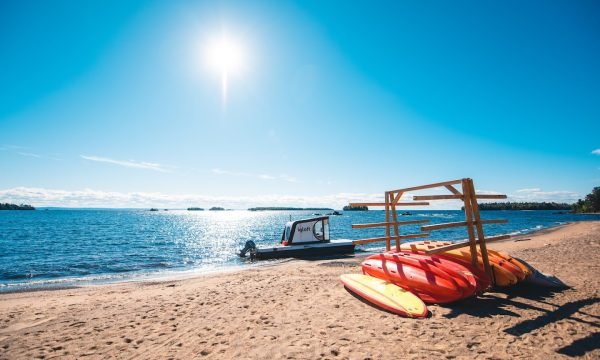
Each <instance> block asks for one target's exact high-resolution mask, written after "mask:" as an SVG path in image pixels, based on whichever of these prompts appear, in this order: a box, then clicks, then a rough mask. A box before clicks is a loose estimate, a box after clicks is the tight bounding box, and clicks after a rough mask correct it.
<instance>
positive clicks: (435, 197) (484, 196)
mask: <svg viewBox="0 0 600 360" xmlns="http://www.w3.org/2000/svg"><path fill="white" fill-rule="evenodd" d="M475 197H477V199H506V195H495V194H494V195H492V194H477V195H475ZM462 198H463V195H415V196H413V200H452V199H459V200H462Z"/></svg>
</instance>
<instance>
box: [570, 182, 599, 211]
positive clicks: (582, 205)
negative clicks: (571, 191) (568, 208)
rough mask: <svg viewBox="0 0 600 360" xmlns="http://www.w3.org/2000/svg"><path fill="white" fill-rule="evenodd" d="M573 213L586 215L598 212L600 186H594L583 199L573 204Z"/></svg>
mask: <svg viewBox="0 0 600 360" xmlns="http://www.w3.org/2000/svg"><path fill="white" fill-rule="evenodd" d="M573 212H576V213H588V212H600V186H596V187H595V188H594V189H593V190H592V192H591V193H589V194H587V195H586V197H585V199H579V200H577V202H576V203H575V204H573Z"/></svg>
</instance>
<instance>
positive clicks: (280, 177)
mask: <svg viewBox="0 0 600 360" xmlns="http://www.w3.org/2000/svg"><path fill="white" fill-rule="evenodd" d="M211 172H212V173H213V174H215V175H226V176H234V177H248V178H256V179H261V180H282V181H287V182H291V183H297V182H298V179H296V178H295V177H293V176H290V175H287V174H281V175H278V176H275V175H270V174H252V173H247V172H238V171H229V170H223V169H219V168H215V169H212V170H211Z"/></svg>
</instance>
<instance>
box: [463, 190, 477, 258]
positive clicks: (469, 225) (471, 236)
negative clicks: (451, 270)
mask: <svg viewBox="0 0 600 360" xmlns="http://www.w3.org/2000/svg"><path fill="white" fill-rule="evenodd" d="M469 180H471V179H463V180H462V189H463V194H464V199H463V202H464V206H465V219H466V221H467V233H468V235H469V247H470V251H471V265H473V267H477V244H476V243H475V241H476V240H475V231H474V230H473V211H472V209H471V201H470V198H471V189H470V187H469Z"/></svg>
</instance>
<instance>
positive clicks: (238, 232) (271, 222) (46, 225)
mask: <svg viewBox="0 0 600 360" xmlns="http://www.w3.org/2000/svg"><path fill="white" fill-rule="evenodd" d="M411 213H412V215H410V216H402V217H401V219H400V220H416V219H428V220H430V222H431V223H441V222H449V221H462V220H464V215H463V213H462V212H461V211H419V210H417V211H412V212H411ZM311 215H312V212H300V211H273V212H271V211H268V212H250V211H186V210H170V211H157V212H151V211H146V210H48V211H44V210H36V211H0V292H3V291H12V290H16V289H22V288H37V287H47V286H71V285H82V284H88V283H95V282H102V281H122V280H129V279H140V278H153V277H157V276H164V275H173V274H180V273H185V272H205V271H211V270H219V269H224V268H230V267H235V266H248V265H247V263H246V262H245V261H244V260H241V259H239V258H238V256H237V252H238V251H239V249H240V248H241V247H242V246H243V245H244V243H245V242H246V241H247V240H253V241H254V242H256V244H257V245H261V244H276V243H278V242H279V239H280V238H281V233H282V231H283V226H284V224H285V223H286V221H288V220H289V219H290V217H291V218H292V219H293V220H297V219H301V218H306V217H310V216H311ZM482 217H483V218H485V219H507V220H508V221H509V222H508V224H500V225H486V226H485V231H486V235H495V234H505V233H511V234H521V233H528V232H533V231H536V230H540V229H543V228H547V227H552V226H556V225H560V224H565V223H568V222H572V221H585V220H600V215H574V214H558V213H555V212H553V211H483V212H482ZM330 219H331V225H330V228H331V238H332V239H340V238H343V239H360V238H365V237H378V236H383V235H384V234H385V230H384V228H380V229H352V228H351V224H357V223H368V222H381V221H384V219H385V215H384V212H383V211H368V212H362V211H360V212H345V213H344V215H342V216H332V217H331V218H330ZM418 230H419V229H418V227H417V225H411V226H405V227H402V229H401V231H402V233H414V232H418ZM465 237H466V231H465V230H464V229H452V230H442V231H435V232H433V233H432V236H431V239H440V240H457V239H463V238H465ZM359 248H360V249H362V250H365V251H376V250H379V249H382V248H383V247H382V244H370V245H365V246H360V247H359Z"/></svg>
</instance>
